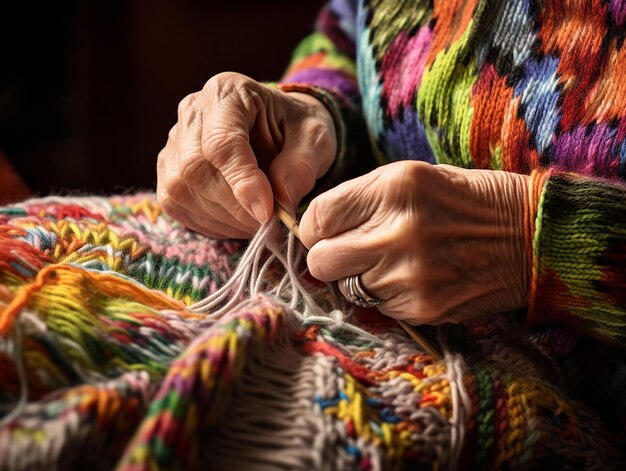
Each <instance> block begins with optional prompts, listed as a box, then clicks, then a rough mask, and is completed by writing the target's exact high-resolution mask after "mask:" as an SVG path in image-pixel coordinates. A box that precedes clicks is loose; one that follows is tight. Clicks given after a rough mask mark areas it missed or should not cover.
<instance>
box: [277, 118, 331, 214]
mask: <svg viewBox="0 0 626 471" xmlns="http://www.w3.org/2000/svg"><path fill="white" fill-rule="evenodd" d="M330 131H332V130H328V129H327V127H326V126H324V124H323V123H322V122H320V121H318V120H316V119H312V118H310V119H307V120H305V121H303V122H301V123H300V125H299V126H298V127H297V128H296V129H292V130H289V132H288V133H287V135H286V137H285V142H284V145H283V148H282V150H281V152H280V153H279V154H278V155H277V156H276V158H275V159H274V160H273V162H272V164H271V165H270V168H269V179H270V182H271V183H272V188H273V189H274V191H275V194H276V198H277V199H278V201H279V202H280V203H281V204H282V205H283V206H284V207H286V208H289V209H292V210H294V211H295V209H296V207H297V205H298V204H299V203H300V201H301V200H302V198H303V197H304V196H305V195H306V194H307V193H309V192H310V191H311V190H312V189H313V187H314V186H315V181H316V180H317V179H318V178H320V177H321V176H322V175H324V174H325V173H326V172H327V171H328V168H329V167H330V165H331V163H332V161H333V158H334V155H335V152H336V145H334V141H333V140H332V139H331V137H330V136H329V132H330Z"/></svg>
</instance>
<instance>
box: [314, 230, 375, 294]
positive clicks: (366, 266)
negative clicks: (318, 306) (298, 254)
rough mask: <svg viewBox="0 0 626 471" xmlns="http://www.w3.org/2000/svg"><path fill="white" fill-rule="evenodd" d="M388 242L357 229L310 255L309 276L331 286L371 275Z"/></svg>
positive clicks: (324, 242) (322, 242)
mask: <svg viewBox="0 0 626 471" xmlns="http://www.w3.org/2000/svg"><path fill="white" fill-rule="evenodd" d="M385 240H386V239H385V238H381V237H379V236H378V234H377V233H374V234H372V233H370V234H365V233H364V232H363V231H362V230H361V231H360V230H358V229H357V230H351V231H348V232H344V233H342V234H340V235H337V236H335V237H331V238H328V239H322V240H320V241H318V242H317V243H316V244H315V245H313V246H312V247H311V249H310V250H309V253H308V254H307V266H308V268H309V272H310V273H311V275H313V276H314V277H315V278H317V279H318V280H321V281H326V282H330V281H335V280H339V279H342V278H345V277H347V276H352V275H357V274H360V273H363V272H365V271H368V270H370V269H371V268H372V267H373V266H374V265H375V264H376V263H377V262H378V261H379V260H380V259H381V251H382V250H383V244H384V243H385Z"/></svg>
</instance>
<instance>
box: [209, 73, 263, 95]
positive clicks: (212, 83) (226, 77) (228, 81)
mask: <svg viewBox="0 0 626 471" xmlns="http://www.w3.org/2000/svg"><path fill="white" fill-rule="evenodd" d="M250 81H252V80H251V79H250V78H249V77H246V76H245V75H242V74H238V73H236V72H221V73H219V74H216V75H214V76H213V77H211V78H210V79H209V80H208V81H207V82H206V84H205V85H204V87H203V89H202V91H203V92H204V93H207V94H209V95H211V96H215V97H217V98H218V99H219V100H223V99H225V98H227V97H229V96H231V95H232V94H233V93H234V92H237V91H238V90H240V89H242V88H244V87H245V86H246V85H247V84H248V83H249V82H250Z"/></svg>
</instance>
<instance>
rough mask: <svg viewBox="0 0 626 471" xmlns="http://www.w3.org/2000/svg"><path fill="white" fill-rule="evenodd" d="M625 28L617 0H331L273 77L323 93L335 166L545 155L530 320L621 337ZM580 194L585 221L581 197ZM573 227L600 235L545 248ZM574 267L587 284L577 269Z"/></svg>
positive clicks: (519, 164)
mask: <svg viewBox="0 0 626 471" xmlns="http://www.w3.org/2000/svg"><path fill="white" fill-rule="evenodd" d="M625 37H626V1H623V0H613V1H603V0H575V1H565V0H543V1H529V0H435V1H426V0H331V1H329V2H328V4H327V5H326V7H325V8H324V10H323V11H322V13H321V14H320V16H319V19H318V22H317V32H316V33H314V34H313V35H312V36H311V37H310V38H308V39H306V40H305V41H304V42H303V45H301V46H300V47H299V48H298V49H297V50H296V52H295V54H294V57H293V61H292V63H291V65H290V67H289V69H288V70H287V73H286V74H285V76H284V77H283V79H282V87H283V88H284V89H286V90H289V89H290V87H292V88H293V87H297V88H298V90H304V89H306V88H308V89H309V92H310V93H312V94H318V95H319V96H320V97H322V95H323V98H324V100H325V102H326V103H327V102H328V100H329V98H332V99H334V102H333V104H331V105H327V106H329V107H330V108H336V109H337V110H338V111H335V112H334V116H335V120H336V126H337V128H338V129H340V134H341V135H343V134H345V131H344V130H345V129H349V130H351V131H350V132H351V133H352V135H351V139H350V140H349V141H346V140H342V141H341V142H340V144H343V143H345V142H349V145H347V144H344V145H346V146H347V147H346V148H345V149H341V151H340V155H339V158H340V159H341V160H345V162H340V163H337V164H336V168H337V169H338V171H340V169H342V168H346V167H348V168H354V167H356V166H357V165H360V166H361V167H362V168H361V171H362V172H363V171H365V170H366V169H367V168H369V166H370V165H371V164H372V162H373V160H372V159H371V157H370V156H371V155H372V154H373V155H375V156H376V161H377V162H378V163H387V162H390V161H394V160H401V159H417V160H424V161H427V162H431V163H446V164H451V165H456V166H461V167H466V168H488V169H500V170H506V171H511V172H517V173H530V172H531V171H532V170H533V169H537V170H542V168H549V169H550V174H549V175H550V178H549V179H548V182H545V181H544V183H547V184H545V185H544V187H543V189H542V190H540V191H539V193H541V192H545V193H546V194H545V195H544V196H543V197H539V198H537V199H536V201H538V202H542V203H541V204H543V205H544V206H543V207H538V208H533V210H532V214H534V215H537V216H538V217H539V218H540V219H541V220H537V221H536V222H532V223H528V224H527V227H528V229H529V230H531V229H533V230H534V228H538V229H539V230H540V231H541V230H546V233H545V234H534V233H529V234H527V240H529V241H533V242H534V247H533V248H532V249H531V248H529V253H530V252H532V253H533V254H534V258H535V260H534V265H535V267H541V269H534V270H533V271H532V273H533V274H534V276H535V277H534V279H533V281H532V285H533V291H532V293H533V299H531V300H529V305H530V317H531V319H532V320H533V322H535V323H537V322H539V323H547V322H567V323H568V324H569V325H570V326H572V327H575V328H577V329H582V330H583V331H584V332H587V333H591V334H593V335H594V336H600V337H602V338H604V339H605V340H609V341H614V342H618V343H620V344H621V345H622V346H624V345H626V343H625V342H624V333H623V318H626V302H625V301H624V297H623V294H620V293H624V292H626V277H624V275H623V274H624V264H623V260H624V251H625V247H626V233H625V232H624V229H623V225H622V222H623V221H625V220H626V208H625V207H624V205H623V200H624V186H623V181H625V180H626V86H625V85H624V84H625V83H626V80H625V77H626V65H625V64H626V48H624V47H623V43H624V38H625ZM357 83H358V85H357ZM333 97H334V98H333ZM355 110H360V113H357V112H355ZM365 130H366V131H365ZM359 132H360V133H361V134H360V135H357V134H358V133H359ZM564 172H574V173H575V177H562V176H560V175H561V174H563V173H564ZM347 177H348V175H343V176H342V175H337V172H335V173H334V174H332V175H331V177H329V178H332V179H334V181H338V180H341V179H342V178H347ZM552 179H556V180H558V182H554V184H553V182H552V181H551V180H552ZM607 180H608V181H609V182H612V184H613V186H610V187H608V186H607V185H608V184H609V183H608V182H607ZM618 182H621V183H622V186H615V184H616V183H618ZM587 198H589V199H593V201H594V203H593V210H592V211H593V216H592V221H593V224H587V221H588V220H589V219H586V218H585V217H582V216H581V215H582V214H583V213H586V212H587V211H589V209H585V207H584V206H577V205H578V204H579V203H581V202H584V201H585V200H586V199H587ZM567 212H571V214H566V213H567ZM565 234H567V236H566V238H565V239H564V240H559V241H556V240H555V238H559V237H563V236H564V235H565ZM607 234H611V241H610V242H609V241H608V239H607ZM580 239H586V240H590V241H592V240H596V241H603V242H598V244H597V245H596V246H595V249H594V251H593V253H591V252H583V251H580V250H578V251H571V250H555V246H556V245H560V246H561V247H562V248H563V247H569V246H570V245H572V244H574V245H575V244H577V243H578V242H577V241H578V240H580ZM530 259H532V257H531V258H529V260H530ZM582 271H584V273H585V274H584V275H583V276H584V277H585V278H586V281H585V283H584V286H583V285H582V284H578V283H577V282H574V281H573V280H574V279H576V278H577V277H578V276H580V273H581V272H582ZM575 285H576V286H575ZM557 286H558V287H560V288H559V289H553V288H554V287H557ZM607 292H608V293H609V294H607ZM610 293H612V294H610ZM586 307H591V309H589V310H587V309H586ZM577 317H578V318H580V319H579V320H576V318H577Z"/></svg>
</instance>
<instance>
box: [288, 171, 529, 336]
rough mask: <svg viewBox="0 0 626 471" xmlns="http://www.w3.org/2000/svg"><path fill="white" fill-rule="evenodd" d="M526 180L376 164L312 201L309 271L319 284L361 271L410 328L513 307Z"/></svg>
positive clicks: (523, 282)
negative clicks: (363, 173)
mask: <svg viewBox="0 0 626 471" xmlns="http://www.w3.org/2000/svg"><path fill="white" fill-rule="evenodd" d="M528 178H529V177H527V176H525V175H517V174H512V173H507V172H498V171H491V170H466V169H461V168H456V167H451V166H448V165H437V166H433V165H430V164H427V163H424V162H414V161H405V162H396V163H393V164H389V165H385V166H383V167H380V168H378V169H376V170H374V171H372V172H370V173H369V174H367V175H364V176H361V177H359V178H356V179H354V180H350V181H347V182H345V183H343V184H341V185H339V186H337V187H335V188H333V189H332V190H330V191H328V192H326V193H324V194H322V195H320V196H318V197H317V198H315V199H314V200H313V201H312V203H311V205H310V206H309V208H308V209H307V211H306V213H305V214H304V216H303V217H302V221H301V224H300V235H301V237H302V240H303V242H304V244H305V245H307V246H308V247H310V251H309V254H308V259H307V262H308V266H309V270H310V271H311V274H312V275H313V276H315V277H316V278H318V279H320V280H324V281H331V280H339V279H343V278H345V277H347V276H350V275H356V274H359V273H360V274H361V282H362V285H363V286H364V288H365V289H367V291H368V293H369V294H370V295H371V296H374V297H376V298H379V299H383V300H386V302H385V303H384V304H382V305H380V306H379V309H380V311H381V312H383V313H384V314H387V315H389V316H391V317H394V318H397V319H403V320H407V321H410V322H413V323H418V324H422V323H426V324H440V323H442V322H458V321H461V320H465V319H468V318H471V317H476V316H480V315H486V314H494V313H498V312H504V311H507V310H512V309H517V308H520V307H522V306H524V305H525V303H526V299H527V291H528V279H527V278H528V276H527V268H526V267H527V261H526V253H525V248H524V247H525V245H524V205H523V202H524V201H526V198H527V194H528V190H527V188H528ZM339 287H340V289H341V290H342V291H344V286H343V283H340V284H339ZM344 294H346V293H345V292H344Z"/></svg>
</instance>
